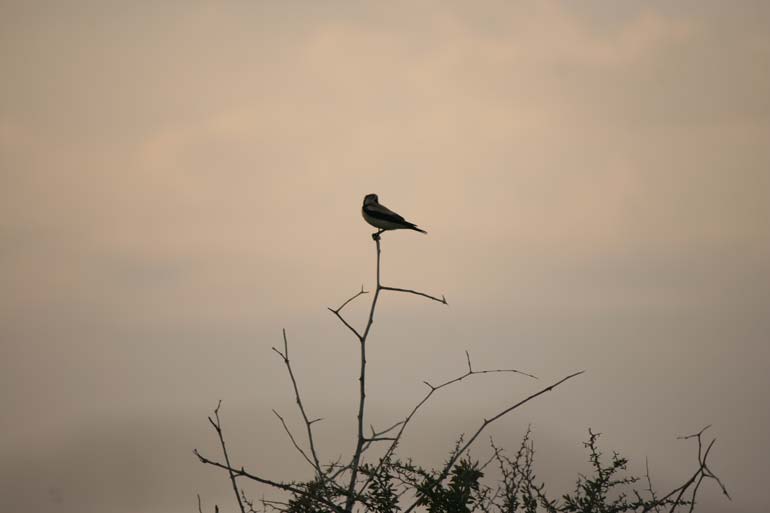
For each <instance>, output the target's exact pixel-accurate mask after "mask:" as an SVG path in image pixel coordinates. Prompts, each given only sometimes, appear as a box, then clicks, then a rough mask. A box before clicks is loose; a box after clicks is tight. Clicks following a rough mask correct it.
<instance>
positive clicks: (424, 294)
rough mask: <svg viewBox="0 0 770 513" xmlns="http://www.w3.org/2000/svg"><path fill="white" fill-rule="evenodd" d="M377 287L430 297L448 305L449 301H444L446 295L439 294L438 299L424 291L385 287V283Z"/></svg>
mask: <svg viewBox="0 0 770 513" xmlns="http://www.w3.org/2000/svg"><path fill="white" fill-rule="evenodd" d="M379 288H380V289H381V290H391V291H393V292H406V293H407V294H414V295H416V296H422V297H426V298H428V299H432V300H433V301H437V302H439V303H442V304H444V305H447V306H449V303H447V302H446V297H444V296H441V299H439V298H437V297H435V296H431V295H430V294H426V293H425V292H418V291H416V290H411V289H402V288H398V287H386V286H385V285H381V286H380V287H379Z"/></svg>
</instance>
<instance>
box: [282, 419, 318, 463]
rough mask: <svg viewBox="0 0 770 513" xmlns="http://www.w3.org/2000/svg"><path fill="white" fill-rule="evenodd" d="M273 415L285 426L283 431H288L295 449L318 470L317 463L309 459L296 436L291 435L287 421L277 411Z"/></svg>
mask: <svg viewBox="0 0 770 513" xmlns="http://www.w3.org/2000/svg"><path fill="white" fill-rule="evenodd" d="M273 413H274V414H275V416H276V417H278V419H279V420H280V421H281V424H282V425H283V429H284V431H286V434H287V435H289V439H290V440H291V443H292V444H293V445H294V448H295V449H297V450H298V451H299V453H300V454H301V455H302V457H303V458H305V461H307V462H308V463H310V466H311V467H313V468H315V469H316V470H318V469H317V468H316V466H315V463H313V461H312V460H311V459H310V458H308V456H307V454H305V451H304V450H302V447H300V446H299V444H298V443H297V441H296V440H295V439H294V435H292V434H291V430H289V427H288V426H287V425H286V421H285V420H284V419H283V417H281V415H280V414H279V413H278V412H277V411H275V410H273Z"/></svg>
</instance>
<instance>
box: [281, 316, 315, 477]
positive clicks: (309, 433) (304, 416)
mask: <svg viewBox="0 0 770 513" xmlns="http://www.w3.org/2000/svg"><path fill="white" fill-rule="evenodd" d="M273 351H275V352H276V353H278V354H279V355H280V356H281V359H282V360H283V363H284V365H286V370H287V371H288V372H289V378H291V384H292V387H294V396H295V399H296V401H297V408H299V412H300V414H301V415H302V420H304V421H305V429H306V431H307V439H308V445H309V446H310V453H311V454H312V455H313V461H312V462H310V461H309V460H310V459H309V458H308V457H307V455H306V454H305V452H304V451H302V450H301V449H300V448H299V445H297V443H296V442H295V441H294V437H293V436H291V433H290V432H289V429H288V428H287V427H286V423H285V422H284V420H283V417H281V416H280V415H278V413H277V412H275V410H273V413H275V414H276V415H278V418H279V419H281V422H282V423H283V427H284V429H286V432H287V433H289V437H290V438H291V441H292V442H293V443H294V446H295V447H296V448H297V449H298V450H299V451H300V452H301V453H302V455H303V456H305V459H306V460H308V461H309V462H310V464H311V465H312V466H313V468H315V471H316V474H317V475H318V477H319V478H321V479H323V475H324V474H323V472H322V471H321V463H320V461H319V459H318V453H316V450H315V442H314V441H313V428H312V426H313V423H314V422H317V421H319V420H321V419H313V420H312V421H311V420H309V419H308V416H307V413H305V407H304V406H303V405H302V398H301V397H300V393H299V387H298V386H297V379H296V378H295V377H294V371H293V370H292V368H291V362H290V361H289V341H288V339H287V338H286V329H284V330H283V353H282V352H280V351H279V350H278V349H276V348H275V347H274V348H273Z"/></svg>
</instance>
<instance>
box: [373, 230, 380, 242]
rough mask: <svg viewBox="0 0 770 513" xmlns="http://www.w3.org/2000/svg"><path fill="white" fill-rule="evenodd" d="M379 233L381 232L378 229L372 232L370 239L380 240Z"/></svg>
mask: <svg viewBox="0 0 770 513" xmlns="http://www.w3.org/2000/svg"><path fill="white" fill-rule="evenodd" d="M381 233H382V231H379V232H377V233H373V234H372V240H380V234H381Z"/></svg>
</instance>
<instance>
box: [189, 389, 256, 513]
mask: <svg viewBox="0 0 770 513" xmlns="http://www.w3.org/2000/svg"><path fill="white" fill-rule="evenodd" d="M220 406H222V401H219V403H218V404H217V407H216V409H215V410H214V417H216V419H217V420H216V422H214V420H213V419H212V418H211V417H209V422H210V423H211V425H212V426H214V430H215V431H216V432H217V436H219V444H220V445H221V446H222V454H223V455H224V457H225V464H226V465H227V472H228V474H229V475H230V481H231V482H232V483H233V492H235V498H236V499H238V506H239V507H240V508H241V513H246V510H245V509H244V507H243V502H242V501H241V494H240V493H239V492H238V484H237V483H236V482H235V477H236V474H235V472H234V471H233V468H232V465H230V456H228V454H227V447H226V446H225V437H224V436H223V435H222V423H221V422H220V421H219V408H220ZM199 457H200V456H199Z"/></svg>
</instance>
